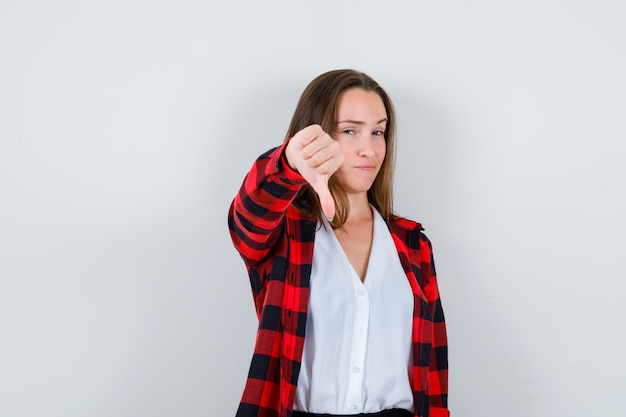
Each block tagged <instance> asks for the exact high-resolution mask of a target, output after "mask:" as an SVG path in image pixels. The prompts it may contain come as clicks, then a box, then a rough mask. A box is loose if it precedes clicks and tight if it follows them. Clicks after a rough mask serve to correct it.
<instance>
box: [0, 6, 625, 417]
mask: <svg viewBox="0 0 626 417" xmlns="http://www.w3.org/2000/svg"><path fill="white" fill-rule="evenodd" d="M625 4H626V3H624V2H621V1H617V0H614V1H609V0H596V1H590V0H574V1H567V2H566V1H558V0H542V1H535V0H530V1H529V0H525V1H495V0H492V1H481V0H479V1H472V2H462V1H443V2H442V1H440V2H426V1H411V2H409V1H397V0H391V1H386V2H376V1H372V0H361V1H337V0H336V1H328V0H324V1H315V2H314V1H279V0H274V1H266V2H256V1H233V2H211V1H209V2H207V1H185V0H183V1H176V2H174V1H156V2H155V1H147V0H137V1H123V2H122V1H107V2H82V1H68V0H61V1H55V2H45V1H19V2H18V1H9V0H4V1H2V2H1V3H0V57H1V58H0V59H1V61H2V63H1V65H0V339H1V340H0V415H2V416H29V417H30V416H64V417H68V416H93V417H96V416H106V417H110V416H147V415H151V416H229V415H233V414H234V411H235V409H236V406H237V402H238V400H239V397H240V394H241V389H242V387H243V384H244V381H245V375H246V372H247V367H248V363H249V359H250V354H251V351H252V344H253V341H254V332H255V325H256V317H255V314H254V309H253V306H252V299H251V296H250V289H249V286H248V283H247V278H246V276H245V271H244V267H243V263H242V262H241V261H240V260H239V258H238V255H237V254H236V253H235V251H234V249H233V248H232V246H231V244H230V240H229V237H228V232H227V227H226V212H227V208H228V205H229V204H230V201H231V199H232V197H233V196H234V195H235V192H236V190H237V188H238V186H239V184H240V182H241V180H242V179H243V176H244V174H245V172H246V171H247V169H248V168H249V166H250V164H251V163H252V161H253V160H254V158H255V157H256V156H257V155H259V154H260V153H261V152H263V151H265V150H266V149H268V148H269V147H272V146H274V145H277V144H279V143H280V142H281V141H282V138H283V135H284V133H285V131H286V128H287V125H288V123H289V118H290V116H291V112H292V111H293V108H294V106H295V103H296V100H297V98H298V96H299V94H300V92H301V91H302V89H303V88H304V87H305V85H306V84H307V83H308V82H309V81H310V80H311V79H312V78H313V77H315V76H316V75H318V74H319V73H321V72H324V71H326V70H329V69H334V68H343V67H352V68H357V69H360V70H363V71H365V72H367V73H369V74H370V75H372V76H373V77H374V78H375V79H377V80H378V81H379V82H380V83H381V84H382V85H383V86H384V87H385V88H386V89H387V90H388V92H389V93H390V95H391V96H392V98H393V99H394V101H395V103H396V106H397V110H398V114H399V150H400V152H399V158H398V166H397V184H396V208H397V210H398V212H400V213H401V214H403V215H406V216H409V217H412V218H414V219H418V220H420V221H421V222H422V223H423V224H424V225H425V226H426V228H427V233H428V235H429V237H430V238H431V240H432V241H433V243H434V247H435V256H436V261H437V267H438V274H439V277H440V282H441V284H440V285H441V292H442V297H443V301H444V303H445V308H446V313H447V319H448V328H449V336H450V366H451V374H450V407H451V410H452V412H453V415H454V416H457V417H488V416H493V417H495V416H503V415H506V416H512V417H522V416H555V415H556V416H561V415H562V416H588V415H603V416H621V415H623V413H624V411H623V410H624V408H625V406H626V401H625V399H624V398H625V395H624V394H625V392H626V376H625V371H626V361H625V359H624V354H623V352H624V349H625V336H624V329H625V325H626V307H624V304H623V302H622V300H623V298H624V290H625V284H624V278H626V274H625V273H624V249H625V248H626V245H625V244H624V240H623V239H624V235H625V233H626V220H625V216H624V213H626V172H625V170H626V166H625V164H626V145H625V144H624V142H625V139H626V126H625V123H624V116H625V114H626V103H625V97H626V81H625V77H624V74H625V73H626V58H625V54H624V51H625V50H626V29H625V26H624V21H626V6H625Z"/></svg>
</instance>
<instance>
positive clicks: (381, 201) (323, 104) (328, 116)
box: [285, 69, 397, 228]
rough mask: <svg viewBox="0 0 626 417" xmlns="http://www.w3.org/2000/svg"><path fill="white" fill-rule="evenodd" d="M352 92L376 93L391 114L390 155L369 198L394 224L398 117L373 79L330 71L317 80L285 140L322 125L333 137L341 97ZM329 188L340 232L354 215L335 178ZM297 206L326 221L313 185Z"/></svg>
mask: <svg viewBox="0 0 626 417" xmlns="http://www.w3.org/2000/svg"><path fill="white" fill-rule="evenodd" d="M352 88H360V89H363V90H365V91H373V92H375V93H376V94H378V95H379V96H380V98H381V99H382V101H383V104H384V106H385V110H386V111H387V127H386V129H385V143H386V155H385V159H384V160H383V163H382V166H381V168H380V171H379V172H378V175H377V176H376V179H375V180H374V183H373V184H372V186H371V188H370V189H369V191H368V192H367V197H368V200H369V202H370V204H372V205H373V206H374V207H376V208H377V209H378V211H380V213H381V214H382V216H383V217H384V218H385V219H387V220H390V219H392V218H395V217H397V216H396V215H395V213H394V212H393V172H394V167H395V156H396V155H395V153H396V140H395V139H396V138H395V133H396V115H395V112H394V109H393V104H392V102H391V99H390V98H389V96H388V95H387V93H386V92H385V90H383V89H382V87H381V86H380V85H379V84H378V83H377V82H376V81H374V80H373V79H372V78H371V77H369V76H368V75H366V74H364V73H362V72H358V71H355V70H351V69H342V70H334V71H329V72H326V73H324V74H322V75H320V76H318V77H317V78H315V79H314V80H313V81H311V82H310V83H309V85H308V86H307V87H306V88H305V90H304V92H303V93H302V95H301V96H300V100H299V101H298V105H297V106H296V110H295V111H294V114H293V117H292V119H291V123H290V125H289V130H288V131H287V137H286V139H285V140H288V139H289V138H291V137H292V136H293V135H295V134H296V133H297V132H298V131H299V130H301V129H303V128H305V127H307V126H309V125H312V124H319V125H320V126H321V127H322V129H323V130H324V131H325V132H326V133H328V134H330V135H331V136H332V133H333V132H334V131H335V124H336V120H335V111H336V107H337V99H338V97H339V95H340V94H341V93H343V92H344V91H346V90H349V89H352ZM328 188H329V190H330V192H331V194H332V196H333V198H334V199H335V208H336V214H335V217H334V219H333V221H332V222H331V224H332V226H333V227H334V228H338V227H341V226H343V224H344V223H345V222H346V220H347V219H348V213H349V212H350V205H349V202H348V196H347V194H346V192H345V191H344V190H343V188H342V187H341V186H340V185H339V184H338V183H337V180H336V179H335V178H334V177H333V176H331V177H330V179H329V181H328ZM294 205H295V206H296V208H298V209H299V210H300V211H301V212H302V213H304V214H306V215H308V216H310V217H314V218H317V219H318V220H320V221H322V219H323V217H324V214H323V213H322V209H321V206H320V203H319V199H318V197H317V194H316V193H315V191H313V188H312V187H311V186H310V185H309V184H306V185H305V186H304V187H302V189H301V190H300V193H299V194H298V196H297V197H296V200H295V201H294Z"/></svg>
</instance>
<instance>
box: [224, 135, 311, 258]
mask: <svg viewBox="0 0 626 417" xmlns="http://www.w3.org/2000/svg"><path fill="white" fill-rule="evenodd" d="M287 143H288V142H285V143H284V144H283V145H282V146H280V147H278V148H274V149H272V150H270V151H268V152H266V153H265V154H263V155H261V156H260V157H259V158H258V159H257V160H256V161H255V163H254V164H253V165H252V168H251V169H250V171H249V172H248V174H247V175H246V177H245V179H244V181H243V184H242V185H241V188H240V189H239V192H238V193H237V195H236V196H235V199H234V200H233V202H232V204H231V206H230V210H229V212H228V226H229V229H230V235H231V239H232V241H233V244H234V245H235V248H236V249H237V251H238V252H239V253H240V255H241V257H242V258H243V260H244V262H245V263H246V265H247V266H248V267H250V266H253V265H255V264H256V263H258V262H260V261H262V260H263V259H265V257H266V256H267V255H268V253H269V252H270V251H271V249H272V247H273V245H274V244H275V242H276V239H277V238H278V236H279V235H280V233H281V229H282V227H283V226H284V218H285V213H286V211H287V208H288V207H289V205H290V204H291V203H292V202H293V200H294V199H295V198H296V196H297V194H298V191H299V190H300V188H301V187H302V186H303V185H304V184H306V180H305V179H304V178H302V176H301V175H300V174H299V173H298V172H297V171H295V170H293V169H292V168H291V167H290V166H289V164H288V163H287V159H286V157H285V147H286V146H287Z"/></svg>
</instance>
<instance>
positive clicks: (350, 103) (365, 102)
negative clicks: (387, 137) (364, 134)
mask: <svg viewBox="0 0 626 417" xmlns="http://www.w3.org/2000/svg"><path fill="white" fill-rule="evenodd" d="M335 117H336V119H337V121H338V122H340V121H342V120H343V119H350V120H360V121H368V122H371V121H372V120H374V122H378V121H380V120H382V119H386V118H387V110H386V109H385V104H384V103H383V100H382V98H381V97H380V96H379V95H378V93H376V92H374V91H366V90H363V89H361V88H351V89H349V90H346V91H344V92H342V93H341V94H340V95H339V97H338V98H337V107H336V109H335Z"/></svg>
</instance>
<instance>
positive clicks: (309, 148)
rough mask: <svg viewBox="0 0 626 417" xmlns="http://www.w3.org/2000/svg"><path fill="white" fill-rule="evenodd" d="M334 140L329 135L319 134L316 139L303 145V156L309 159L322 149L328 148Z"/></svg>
mask: <svg viewBox="0 0 626 417" xmlns="http://www.w3.org/2000/svg"><path fill="white" fill-rule="evenodd" d="M333 142H334V141H333V139H331V137H330V136H328V135H321V136H317V137H316V138H315V140H313V141H311V142H309V143H308V144H306V145H305V146H303V147H302V158H304V159H309V158H311V157H313V156H314V155H316V154H317V153H319V152H321V151H324V150H328V148H329V147H330V146H331V145H332V143H333Z"/></svg>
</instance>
